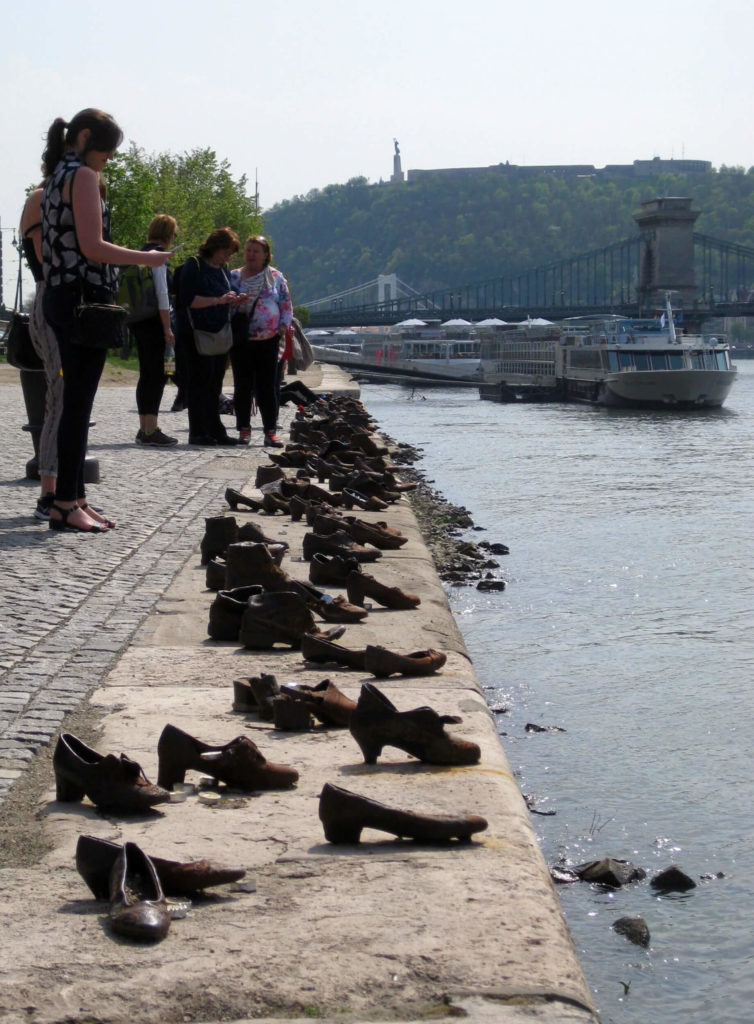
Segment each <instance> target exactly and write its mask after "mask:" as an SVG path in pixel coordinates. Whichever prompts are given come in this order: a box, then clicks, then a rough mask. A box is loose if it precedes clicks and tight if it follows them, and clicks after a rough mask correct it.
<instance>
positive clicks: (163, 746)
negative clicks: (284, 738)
mask: <svg viewBox="0 0 754 1024" xmlns="http://www.w3.org/2000/svg"><path fill="white" fill-rule="evenodd" d="M157 757H158V759H159V773H158V779H159V780H160V784H161V785H162V786H164V787H165V789H172V788H173V786H174V785H175V784H176V783H177V782H183V780H184V778H185V776H186V772H187V770H188V769H194V771H198V772H203V773H204V774H205V775H211V776H212V778H213V779H217V781H218V782H224V783H225V784H226V785H228V786H231V787H232V788H233V789H242V790H244V791H245V792H253V791H254V790H257V789H288V788H289V787H290V786H293V785H294V784H295V783H296V782H297V781H298V772H297V771H296V769H295V768H289V767H288V765H284V764H272V763H271V762H270V761H268V760H267V758H266V757H265V756H264V755H263V754H262V752H261V750H260V749H259V747H257V745H256V743H253V742H252V741H251V740H250V739H249V738H248V736H236V738H235V739H233V740H231V741H230V742H229V743H225V744H224V745H223V746H212V745H211V744H209V743H203V742H202V741H201V740H198V739H196V738H195V737H193V736H190V735H189V734H188V733H187V732H184V731H183V730H182V729H179V728H178V727H177V726H175V725H166V726H165V728H164V729H163V730H162V734H161V735H160V739H159V740H158V743H157Z"/></svg>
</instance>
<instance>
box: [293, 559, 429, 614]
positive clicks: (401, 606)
mask: <svg viewBox="0 0 754 1024" xmlns="http://www.w3.org/2000/svg"><path fill="white" fill-rule="evenodd" d="M313 564H314V562H312V565H313ZM346 593H347V594H348V600H349V601H351V602H352V603H353V604H362V605H363V604H364V599H365V598H367V597H371V598H372V600H373V601H376V602H377V604H381V605H382V606H383V608H392V609H393V610H394V611H408V610H410V609H411V608H416V607H417V606H418V605H420V604H421V598H420V597H418V596H417V595H416V594H408V593H406V591H405V590H401V588H400V587H386V586H385V584H384V583H379V582H378V581H377V580H376V579H375V578H374V576H370V575H369V574H368V573H365V572H352V573H349V574H348V577H347V578H346Z"/></svg>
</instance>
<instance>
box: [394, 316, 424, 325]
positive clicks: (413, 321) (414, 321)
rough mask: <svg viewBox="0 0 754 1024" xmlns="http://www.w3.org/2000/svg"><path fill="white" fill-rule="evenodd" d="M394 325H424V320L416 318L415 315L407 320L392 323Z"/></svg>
mask: <svg viewBox="0 0 754 1024" xmlns="http://www.w3.org/2000/svg"><path fill="white" fill-rule="evenodd" d="M393 326H395V327H426V326H427V321H426V320H417V319H416V317H411V318H409V319H408V320H401V321H400V323H397V324H394V325H393Z"/></svg>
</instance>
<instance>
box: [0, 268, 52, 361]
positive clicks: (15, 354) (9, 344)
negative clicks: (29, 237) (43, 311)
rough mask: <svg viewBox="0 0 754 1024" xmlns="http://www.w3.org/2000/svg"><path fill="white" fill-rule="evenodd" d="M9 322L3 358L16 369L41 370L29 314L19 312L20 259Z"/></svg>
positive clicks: (4, 336)
mask: <svg viewBox="0 0 754 1024" xmlns="http://www.w3.org/2000/svg"><path fill="white" fill-rule="evenodd" d="M13 306H14V308H13V312H12V313H11V315H10V322H9V323H8V326H7V328H6V331H5V334H4V335H3V342H4V344H5V358H6V359H7V360H8V362H9V364H10V365H11V366H15V367H16V369H17V370H43V369H44V366H43V364H42V360H41V359H40V358H39V356H38V355H37V350H36V349H35V348H34V344H33V342H32V340H31V333H30V331H29V314H28V313H22V312H21V259H20V257H19V261H18V282H17V284H16V300H15V302H14V303H13Z"/></svg>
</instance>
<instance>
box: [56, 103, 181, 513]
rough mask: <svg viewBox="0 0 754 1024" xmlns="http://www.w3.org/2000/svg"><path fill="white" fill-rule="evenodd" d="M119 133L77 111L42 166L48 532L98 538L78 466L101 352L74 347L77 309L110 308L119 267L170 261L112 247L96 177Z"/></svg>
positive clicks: (105, 120)
mask: <svg viewBox="0 0 754 1024" xmlns="http://www.w3.org/2000/svg"><path fill="white" fill-rule="evenodd" d="M122 141H123V132H122V131H121V129H120V128H119V126H118V125H117V124H116V122H115V121H114V120H113V118H112V117H111V116H110V115H109V114H106V113H104V112H103V111H101V110H96V109H94V108H91V107H90V108H87V109H86V110H81V111H79V113H78V114H76V116H75V117H74V118H73V120H72V121H71V122H70V123H68V124H67V123H66V122H65V121H64V120H63V118H62V117H58V118H56V119H55V120H54V121H53V123H52V124H51V125H50V128H49V131H48V133H47V147H46V149H45V153H44V157H43V161H44V164H45V166H49V167H52V168H54V169H53V172H52V174H51V176H50V178H49V180H48V181H47V182H46V184H45V186H44V190H43V193H42V203H41V207H42V257H43V269H44V278H45V284H46V288H45V293H44V300H43V308H44V315H45V318H46V319H47V320H48V322H49V323H50V324H51V325H52V328H53V330H54V331H55V336H56V338H57V341H58V347H59V351H60V362H61V366H62V368H63V410H62V413H61V417H60V424H59V427H58V476H57V482H56V487H55V499H54V501H53V503H52V506H51V508H50V528H51V529H53V530H75V531H78V532H79V533H102V532H103V531H105V530H107V529H111V528H112V527H113V526H115V523H113V522H112V521H110V520H108V519H106V518H105V517H104V516H103V515H101V514H100V513H99V512H97V511H95V510H94V509H93V508H91V506H89V505H88V504H87V501H86V490H85V488H84V461H85V459H86V448H87V441H88V437H89V419H90V416H91V412H92V406H93V405H94V398H95V395H96V394H97V387H98V385H99V381H100V377H101V376H102V370H103V369H104V366H105V357H106V354H107V350H106V349H105V348H90V347H88V346H85V345H81V344H78V343H77V342H76V340H75V338H74V327H75V309H76V306H77V305H78V304H79V303H80V301H81V299H82V296H83V297H84V298H86V299H87V300H88V301H97V302H103V303H113V302H114V301H115V296H116V292H117V273H118V272H117V269H116V267H117V266H118V265H123V266H133V265H142V266H147V267H160V266H164V265H165V263H167V261H168V259H169V258H170V255H171V254H170V253H167V252H160V251H159V250H154V251H151V252H140V251H139V250H138V249H126V248H123V247H122V246H119V245H113V243H112V242H111V241H110V216H109V211H108V210H107V207H106V206H105V203H104V200H103V198H102V193H101V173H102V170H103V169H104V167H105V165H106V164H107V162H108V160H110V159H111V158H112V156H113V154H114V153H115V150H116V149H117V148H118V146H119V145H120V143H121V142H122Z"/></svg>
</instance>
